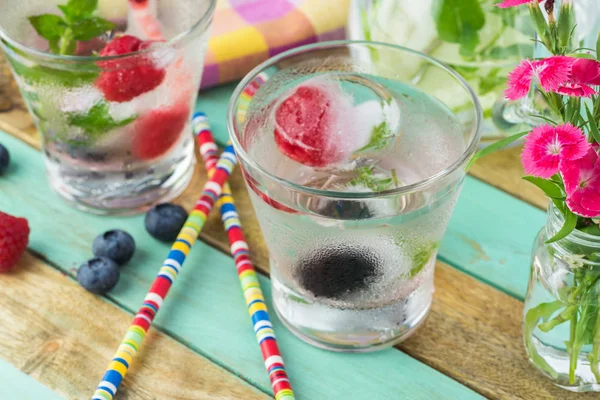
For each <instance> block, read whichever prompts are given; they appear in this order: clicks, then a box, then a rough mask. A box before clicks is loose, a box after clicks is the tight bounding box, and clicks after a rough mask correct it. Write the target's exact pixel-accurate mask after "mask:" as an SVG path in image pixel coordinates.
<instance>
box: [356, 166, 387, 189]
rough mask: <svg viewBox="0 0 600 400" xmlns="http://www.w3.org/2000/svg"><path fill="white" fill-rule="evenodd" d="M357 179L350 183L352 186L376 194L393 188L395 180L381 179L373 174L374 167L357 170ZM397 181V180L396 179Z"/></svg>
mask: <svg viewBox="0 0 600 400" xmlns="http://www.w3.org/2000/svg"><path fill="white" fill-rule="evenodd" d="M356 175H357V176H356V178H354V179H352V180H351V181H350V182H348V185H350V186H364V187H367V188H369V189H371V190H372V191H374V192H383V191H384V190H388V189H390V188H391V187H392V184H393V183H394V178H393V177H392V178H381V177H379V176H376V175H375V173H374V172H373V167H361V168H358V169H357V170H356ZM396 179H397V178H396Z"/></svg>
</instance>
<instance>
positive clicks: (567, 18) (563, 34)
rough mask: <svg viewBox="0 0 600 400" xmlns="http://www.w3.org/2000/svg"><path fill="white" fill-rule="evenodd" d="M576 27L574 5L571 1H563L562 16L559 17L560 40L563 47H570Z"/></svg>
mask: <svg viewBox="0 0 600 400" xmlns="http://www.w3.org/2000/svg"><path fill="white" fill-rule="evenodd" d="M574 26H575V15H574V12H573V4H572V3H571V1H570V0H563V2H562V5H561V7H560V14H559V15H558V40H559V42H560V45H561V46H562V47H568V46H569V44H570V41H571V40H570V39H571V34H572V32H573V27H574Z"/></svg>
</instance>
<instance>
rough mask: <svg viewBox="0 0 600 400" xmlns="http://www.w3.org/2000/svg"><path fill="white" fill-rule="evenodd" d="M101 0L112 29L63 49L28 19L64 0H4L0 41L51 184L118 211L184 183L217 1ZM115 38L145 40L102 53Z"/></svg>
mask: <svg viewBox="0 0 600 400" xmlns="http://www.w3.org/2000/svg"><path fill="white" fill-rule="evenodd" d="M108 2H109V0H105V1H100V7H99V10H98V12H99V13H100V15H99V16H100V17H103V18H105V19H108V20H110V21H111V22H113V23H114V24H115V26H116V28H115V29H114V30H111V31H107V32H106V33H104V34H102V35H101V36H99V37H96V38H94V39H92V40H88V41H83V42H78V43H77V46H76V47H75V48H74V55H60V54H63V53H60V54H55V53H52V52H50V50H49V42H48V41H46V40H45V39H43V38H42V37H40V36H39V35H38V34H37V33H36V31H35V30H34V28H33V26H32V24H31V23H30V21H29V20H28V18H29V17H31V16H38V15H41V14H55V15H61V13H60V10H59V8H58V5H60V4H61V3H66V1H58V0H51V1H48V0H25V1H19V0H3V1H2V3H1V4H0V46H1V47H2V49H3V50H4V52H5V53H6V56H7V59H8V61H9V63H10V65H11V67H12V71H13V74H14V77H15V79H16V81H17V83H18V86H19V88H20V90H21V93H22V95H23V98H24V99H25V103H26V104H27V107H28V108H29V111H30V113H31V116H32V117H33V120H34V121H35V124H36V126H37V128H38V130H39V132H40V135H41V139H42V140H41V142H42V149H43V155H44V159H45V164H46V170H47V174H48V177H49V181H50V184H51V186H52V187H53V189H54V190H55V191H56V192H58V193H59V194H60V195H61V196H62V197H64V198H65V199H67V200H68V201H69V202H71V203H72V204H74V205H75V206H76V207H78V208H80V209H83V210H86V211H89V212H94V213H99V214H108V213H110V214H125V213H132V212H140V211H143V210H145V209H147V208H148V207H150V206H151V205H153V204H155V203H157V202H160V201H167V200H169V199H171V198H173V197H175V196H176V195H178V194H179V193H180V192H182V191H183V189H184V188H185V187H186V186H187V184H188V183H189V181H190V179H191V175H192V172H193V164H194V145H193V143H194V141H193V137H192V132H191V127H190V122H189V121H190V115H191V113H192V112H193V109H194V105H195V102H196V97H197V91H198V88H199V86H200V79H201V75H202V68H203V62H204V55H205V52H206V47H207V42H208V29H209V25H210V22H211V19H212V14H213V11H214V8H215V2H216V0H187V1H175V0H148V1H144V2H133V3H137V4H138V6H139V7H143V8H141V9H140V8H135V7H129V8H128V7H127V6H126V4H127V2H124V1H123V2H119V4H120V5H121V6H124V7H116V6H114V7H107V6H106V3H108ZM80 3H81V2H80ZM112 3H115V2H112ZM61 17H63V18H64V16H61ZM156 27H158V30H159V31H160V32H159V33H160V34H158V33H157V32H156V30H157V29H155V28H156ZM121 35H134V36H136V37H138V38H139V39H141V40H145V42H144V43H143V44H142V45H141V46H140V48H139V49H138V51H136V52H132V53H128V54H121V55H113V54H110V55H106V56H105V55H103V56H99V54H102V53H101V51H102V49H103V48H104V47H105V46H106V45H107V43H109V42H110V41H111V40H114V39H116V38H118V37H120V36H121ZM61 50H64V49H61ZM146 87H148V88H149V89H146Z"/></svg>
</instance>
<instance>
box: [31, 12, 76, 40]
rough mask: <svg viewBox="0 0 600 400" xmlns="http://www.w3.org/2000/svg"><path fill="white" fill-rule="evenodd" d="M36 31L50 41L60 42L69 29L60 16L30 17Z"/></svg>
mask: <svg viewBox="0 0 600 400" xmlns="http://www.w3.org/2000/svg"><path fill="white" fill-rule="evenodd" d="M29 22H31V25H32V26H33V28H34V29H35V31H36V32H37V33H38V35H40V36H41V37H43V38H44V39H47V40H48V41H58V39H60V37H61V36H62V35H63V33H64V32H65V30H66V29H67V23H66V22H65V21H64V20H63V19H62V18H61V17H59V16H58V15H54V14H43V15H36V16H33V17H29Z"/></svg>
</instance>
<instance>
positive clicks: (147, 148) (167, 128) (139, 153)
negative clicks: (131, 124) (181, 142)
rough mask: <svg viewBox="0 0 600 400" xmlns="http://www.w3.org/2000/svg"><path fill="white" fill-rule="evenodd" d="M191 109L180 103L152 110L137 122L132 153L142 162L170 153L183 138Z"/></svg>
mask: <svg viewBox="0 0 600 400" xmlns="http://www.w3.org/2000/svg"><path fill="white" fill-rule="evenodd" d="M189 117H190V107H189V106H188V105H187V104H185V103H179V104H176V105H174V106H171V107H168V108H159V109H156V110H152V111H150V112H149V113H147V114H146V115H143V116H141V117H140V118H139V119H138V120H137V121H136V122H135V134H134V137H133V143H132V152H133V155H134V156H135V157H137V158H138V159H140V160H152V159H154V158H156V157H159V156H161V155H163V154H165V153H166V152H168V151H169V150H170V149H171V147H173V145H174V144H175V143H177V140H178V139H179V137H180V136H181V131H182V130H183V128H185V124H186V123H187V120H188V118H189Z"/></svg>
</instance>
